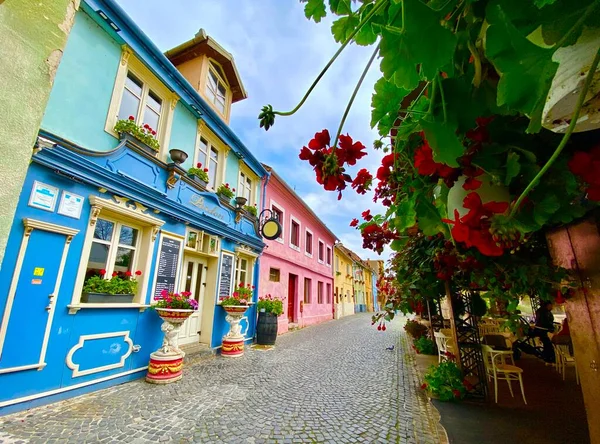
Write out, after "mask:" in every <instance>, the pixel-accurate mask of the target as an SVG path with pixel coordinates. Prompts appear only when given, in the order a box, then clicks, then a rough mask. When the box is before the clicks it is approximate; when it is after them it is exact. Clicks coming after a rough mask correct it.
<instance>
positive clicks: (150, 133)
mask: <svg viewBox="0 0 600 444" xmlns="http://www.w3.org/2000/svg"><path fill="white" fill-rule="evenodd" d="M114 130H115V132H116V133H119V134H122V133H127V134H131V135H132V136H133V137H135V138H136V139H138V140H139V141H140V142H143V143H145V144H146V145H148V146H149V147H150V148H152V149H153V150H155V151H158V150H160V143H159V142H158V140H157V139H156V131H155V130H153V129H152V128H150V127H149V126H148V125H139V126H138V125H136V124H135V120H133V116H131V117H129V118H128V119H121V120H118V121H117V123H116V124H115V128H114Z"/></svg>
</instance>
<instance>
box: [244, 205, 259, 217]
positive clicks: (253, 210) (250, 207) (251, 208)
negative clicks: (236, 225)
mask: <svg viewBox="0 0 600 444" xmlns="http://www.w3.org/2000/svg"><path fill="white" fill-rule="evenodd" d="M244 210H246V213H248V214H251V215H252V216H254V217H256V216H258V208H256V204H254V205H244Z"/></svg>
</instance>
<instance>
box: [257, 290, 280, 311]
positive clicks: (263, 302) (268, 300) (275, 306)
mask: <svg viewBox="0 0 600 444" xmlns="http://www.w3.org/2000/svg"><path fill="white" fill-rule="evenodd" d="M284 299H285V298H278V297H277V296H271V295H270V294H267V295H265V296H261V297H259V298H258V303H257V304H256V305H257V308H258V311H263V310H264V311H265V312H266V313H272V314H274V315H277V316H280V315H282V314H283V301H284Z"/></svg>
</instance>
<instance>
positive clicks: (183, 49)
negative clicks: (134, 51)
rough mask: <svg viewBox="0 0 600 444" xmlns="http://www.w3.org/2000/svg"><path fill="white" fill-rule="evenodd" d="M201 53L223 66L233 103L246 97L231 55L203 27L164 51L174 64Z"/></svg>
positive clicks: (193, 57)
mask: <svg viewBox="0 0 600 444" xmlns="http://www.w3.org/2000/svg"><path fill="white" fill-rule="evenodd" d="M201 54H205V55H207V56H208V57H210V58H212V59H215V60H216V61H217V62H218V63H219V64H220V65H221V66H222V67H223V70H224V71H225V77H227V81H228V82H229V87H230V88H231V92H232V95H233V97H232V102H234V103H235V102H237V101H239V100H243V99H245V98H247V97H248V94H247V93H246V90H245V89H244V85H243V84H242V79H241V77H240V74H239V72H238V70H237V68H236V66H235V62H234V61H233V56H232V55H231V54H230V53H229V52H227V51H225V49H223V47H222V46H221V45H219V44H218V43H217V42H216V41H215V40H214V39H212V38H211V37H210V36H208V35H207V34H206V31H205V30H204V29H202V28H200V30H199V31H198V32H197V33H196V35H195V36H194V38H193V39H191V40H188V41H187V42H185V43H182V44H181V45H179V46H176V47H175V48H173V49H169V50H168V51H166V52H165V56H166V57H167V58H168V59H169V60H170V61H171V62H172V63H173V65H175V66H177V65H179V64H181V63H184V62H187V61H188V60H192V59H195V58H196V57H198V56H199V55H201Z"/></svg>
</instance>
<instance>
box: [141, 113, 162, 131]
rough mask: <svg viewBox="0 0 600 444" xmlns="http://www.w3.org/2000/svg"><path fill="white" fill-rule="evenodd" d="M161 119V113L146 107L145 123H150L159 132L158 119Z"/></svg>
mask: <svg viewBox="0 0 600 444" xmlns="http://www.w3.org/2000/svg"><path fill="white" fill-rule="evenodd" d="M159 119H160V115H159V114H157V113H155V112H154V111H153V110H152V109H151V108H149V107H146V112H145V113H144V119H143V120H144V124H146V123H147V124H148V125H150V128H152V129H153V130H154V131H156V132H158V121H159Z"/></svg>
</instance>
